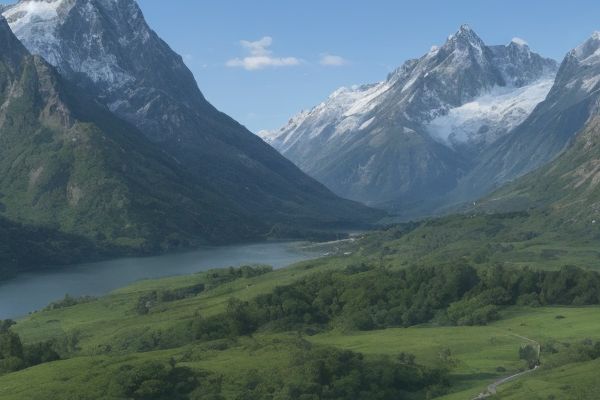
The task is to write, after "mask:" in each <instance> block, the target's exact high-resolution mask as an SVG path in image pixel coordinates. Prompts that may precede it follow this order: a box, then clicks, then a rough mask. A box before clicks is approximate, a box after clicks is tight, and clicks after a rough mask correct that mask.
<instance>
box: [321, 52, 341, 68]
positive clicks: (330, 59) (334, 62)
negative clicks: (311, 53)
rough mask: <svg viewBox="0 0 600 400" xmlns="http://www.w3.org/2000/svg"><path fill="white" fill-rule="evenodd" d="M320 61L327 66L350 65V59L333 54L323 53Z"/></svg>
mask: <svg viewBox="0 0 600 400" xmlns="http://www.w3.org/2000/svg"><path fill="white" fill-rule="evenodd" d="M319 63H320V64H321V65H324V66H326V67H342V66H344V65H348V60H346V59H345V58H343V57H340V56H335V55H333V54H323V55H322V56H321V61H319Z"/></svg>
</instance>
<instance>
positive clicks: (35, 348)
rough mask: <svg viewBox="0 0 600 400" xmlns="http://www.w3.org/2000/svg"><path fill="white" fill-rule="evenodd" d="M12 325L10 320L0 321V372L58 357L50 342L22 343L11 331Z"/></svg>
mask: <svg viewBox="0 0 600 400" xmlns="http://www.w3.org/2000/svg"><path fill="white" fill-rule="evenodd" d="M13 325H14V322H13V321H10V320H6V321H0V374H5V373H9V372H14V371H19V370H21V369H24V368H27V367H31V366H33V365H38V364H42V363H45V362H49V361H55V360H58V359H59V355H58V354H57V353H56V351H54V349H53V347H52V343H50V342H45V343H37V344H34V345H29V346H25V345H23V344H22V342H21V339H20V338H19V335H17V334H16V333H14V332H12V331H11V329H10V328H11V327H12V326H13Z"/></svg>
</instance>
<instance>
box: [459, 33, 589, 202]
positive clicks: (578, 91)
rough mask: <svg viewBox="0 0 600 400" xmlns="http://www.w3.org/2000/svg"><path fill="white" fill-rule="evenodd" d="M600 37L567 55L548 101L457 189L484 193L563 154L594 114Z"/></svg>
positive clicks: (489, 153) (461, 195) (487, 154)
mask: <svg viewBox="0 0 600 400" xmlns="http://www.w3.org/2000/svg"><path fill="white" fill-rule="evenodd" d="M599 89H600V33H598V32H597V33H594V34H593V35H592V37H590V38H589V39H588V40H587V41H586V42H585V43H583V44H582V45H580V46H578V47H577V48H575V49H573V50H572V51H570V52H569V53H568V54H567V55H566V57H565V59H564V60H563V62H562V64H561V66H560V69H559V71H558V74H557V76H556V81H555V83H554V85H553V86H552V89H551V90H550V92H549V94H548V96H547V98H546V99H545V100H544V101H543V102H542V103H540V104H539V105H538V106H537V107H536V108H535V110H534V111H533V112H532V113H531V115H529V117H528V118H527V119H526V120H525V121H524V122H523V123H522V124H521V125H519V126H518V127H517V128H516V129H515V130H513V131H512V132H511V133H510V134H509V135H507V136H506V137H504V138H502V140H500V141H498V142H497V143H496V144H495V145H494V146H493V147H491V148H489V149H487V150H486V151H485V152H483V153H482V154H481V155H480V157H479V160H478V162H477V165H476V167H475V168H474V169H473V171H472V172H471V173H470V174H469V175H468V176H467V177H465V179H464V181H463V182H461V185H460V186H459V188H458V189H457V191H456V194H457V198H459V199H460V198H463V199H464V198H465V196H464V193H473V192H474V191H476V192H477V193H478V194H480V195H483V194H485V193H486V192H489V190H490V189H493V188H498V187H500V186H501V185H502V184H504V183H506V182H508V181H510V180H512V179H514V178H515V177H519V176H521V175H524V174H526V173H528V172H531V171H533V170H535V169H536V168H539V167H541V166H543V165H545V164H546V163H548V162H550V161H552V160H553V159H554V158H556V157H557V156H558V155H559V154H561V153H562V152H563V151H565V150H566V149H567V148H568V147H569V145H570V144H571V143H572V142H573V140H574V138H575V136H576V134H577V133H579V132H580V131H582V129H584V127H585V126H586V124H588V123H589V122H590V121H591V119H593V118H595V116H596V115H597V112H598V105H597V104H598V99H599V98H600V90H599Z"/></svg>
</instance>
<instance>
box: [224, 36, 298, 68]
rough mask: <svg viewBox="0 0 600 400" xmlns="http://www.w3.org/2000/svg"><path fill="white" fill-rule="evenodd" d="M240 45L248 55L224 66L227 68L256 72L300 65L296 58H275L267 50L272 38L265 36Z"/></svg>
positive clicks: (230, 61)
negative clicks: (270, 68)
mask: <svg viewBox="0 0 600 400" xmlns="http://www.w3.org/2000/svg"><path fill="white" fill-rule="evenodd" d="M240 44H241V45H242V47H243V48H244V49H245V51H246V52H247V53H248V55H247V56H246V57H243V58H239V57H238V58H234V59H232V60H229V61H227V63H226V64H225V65H226V66H228V67H232V68H235V67H239V68H244V69H246V70H248V71H256V70H259V69H264V68H269V67H293V66H296V65H299V64H300V60H299V59H298V58H296V57H275V56H273V52H272V51H271V50H270V49H269V47H271V45H272V44H273V38H272V37H270V36H265V37H263V38H262V39H260V40H257V41H255V42H250V41H248V40H242V41H240Z"/></svg>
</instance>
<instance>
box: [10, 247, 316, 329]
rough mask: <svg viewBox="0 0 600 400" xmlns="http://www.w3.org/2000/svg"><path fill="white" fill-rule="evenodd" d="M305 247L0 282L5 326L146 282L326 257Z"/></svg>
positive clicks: (121, 263) (190, 255)
mask: <svg viewBox="0 0 600 400" xmlns="http://www.w3.org/2000/svg"><path fill="white" fill-rule="evenodd" d="M305 245H307V243H302V242H267V243H258V244H245V245H236V246H223V247H205V248H202V249H199V250H196V251H192V252H187V253H179V254H167V255H162V256H157V257H141V258H123V259H117V260H111V261H102V262H97V263H88V264H77V265H72V266H68V267H61V268H60V269H57V270H53V271H43V272H35V273H29V274H22V275H19V276H18V277H16V278H14V279H11V280H8V281H5V282H0V320H1V319H7V318H13V319H14V318H17V317H20V316H24V315H27V314H28V313H29V312H32V311H36V310H40V309H42V308H44V307H45V306H47V305H48V304H49V303H51V302H53V301H56V300H59V299H62V298H63V297H64V296H65V294H69V295H72V296H84V295H87V296H101V295H104V294H107V293H108V292H110V291H112V290H115V289H118V288H120V287H123V286H127V285H128V284H131V283H133V282H136V281H139V280H142V279H151V278H161V277H167V276H174V275H184V274H192V273H195V272H199V271H206V270H209V269H213V268H224V267H230V266H233V267H236V266H241V265H247V264H267V265H271V266H273V267H275V268H282V267H285V266H288V265H290V264H293V263H296V262H299V261H303V260H308V259H311V258H315V257H318V256H320V255H321V253H320V252H318V251H317V250H315V249H314V248H312V249H311V248H309V247H308V246H305Z"/></svg>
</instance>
